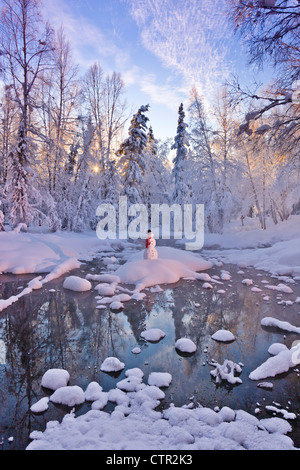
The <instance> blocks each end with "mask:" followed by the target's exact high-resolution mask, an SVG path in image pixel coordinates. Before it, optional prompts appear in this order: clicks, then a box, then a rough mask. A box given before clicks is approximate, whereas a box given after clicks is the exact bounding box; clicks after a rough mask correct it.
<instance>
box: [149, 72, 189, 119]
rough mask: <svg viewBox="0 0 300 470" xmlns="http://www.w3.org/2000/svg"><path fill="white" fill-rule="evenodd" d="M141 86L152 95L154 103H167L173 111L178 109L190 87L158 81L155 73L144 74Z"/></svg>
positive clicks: (151, 98)
mask: <svg viewBox="0 0 300 470" xmlns="http://www.w3.org/2000/svg"><path fill="white" fill-rule="evenodd" d="M140 86H141V90H142V91H143V92H144V93H145V94H147V95H148V96H149V97H150V100H151V102H152V103H156V104H160V105H165V106H166V107H167V108H169V109H170V110H171V111H176V110H177V108H178V106H179V104H180V102H181V101H183V98H184V97H185V96H186V94H187V93H188V92H189V90H188V89H186V88H184V87H182V86H174V85H170V84H169V83H164V84H163V85H162V84H160V83H157V77H156V75H155V74H148V75H144V76H142V77H141V81H140Z"/></svg>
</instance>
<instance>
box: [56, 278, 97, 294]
mask: <svg viewBox="0 0 300 470" xmlns="http://www.w3.org/2000/svg"><path fill="white" fill-rule="evenodd" d="M63 287H64V288H65V289H69V290H72V291H75V292H87V291H90V290H91V288H92V284H91V283H90V282H89V281H88V280H87V279H82V278H81V277H78V276H69V277H67V278H66V279H65V280H64V283H63Z"/></svg>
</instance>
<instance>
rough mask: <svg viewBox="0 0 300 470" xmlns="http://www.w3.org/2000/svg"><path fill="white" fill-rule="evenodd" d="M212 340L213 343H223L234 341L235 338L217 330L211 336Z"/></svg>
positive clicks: (227, 332) (226, 331)
mask: <svg viewBox="0 0 300 470" xmlns="http://www.w3.org/2000/svg"><path fill="white" fill-rule="evenodd" d="M212 339H214V340H215V341H221V342H224V343H227V342H230V341H234V340H235V336H234V335H233V334H232V333H231V331H228V330H218V331H216V332H215V333H214V334H213V335H212Z"/></svg>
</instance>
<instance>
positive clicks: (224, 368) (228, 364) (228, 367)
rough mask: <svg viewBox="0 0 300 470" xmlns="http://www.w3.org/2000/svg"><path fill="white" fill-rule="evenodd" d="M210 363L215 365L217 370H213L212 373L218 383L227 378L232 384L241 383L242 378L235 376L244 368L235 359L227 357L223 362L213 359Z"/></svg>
mask: <svg viewBox="0 0 300 470" xmlns="http://www.w3.org/2000/svg"><path fill="white" fill-rule="evenodd" d="M210 365H213V366H214V367H215V370H212V371H211V372H210V374H211V375H212V376H213V377H215V378H216V383H220V382H222V380H226V381H227V382H229V383H231V384H237V383H238V384H241V383H242V380H241V379H240V378H239V377H236V376H235V373H236V372H237V373H241V372H242V369H241V367H240V366H239V364H236V363H235V362H233V361H230V360H228V359H225V361H224V362H223V364H218V363H217V362H215V361H212V362H211V363H210Z"/></svg>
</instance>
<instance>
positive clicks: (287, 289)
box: [265, 284, 294, 294]
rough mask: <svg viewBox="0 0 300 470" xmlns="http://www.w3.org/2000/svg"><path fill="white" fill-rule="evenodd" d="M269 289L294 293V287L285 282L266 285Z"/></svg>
mask: <svg viewBox="0 0 300 470" xmlns="http://www.w3.org/2000/svg"><path fill="white" fill-rule="evenodd" d="M265 287H266V288H267V289H270V290H276V291H278V292H283V293H284V294H293V292H294V291H293V289H292V288H291V287H289V286H286V285H285V284H278V285H277V286H271V285H266V286H265Z"/></svg>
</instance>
